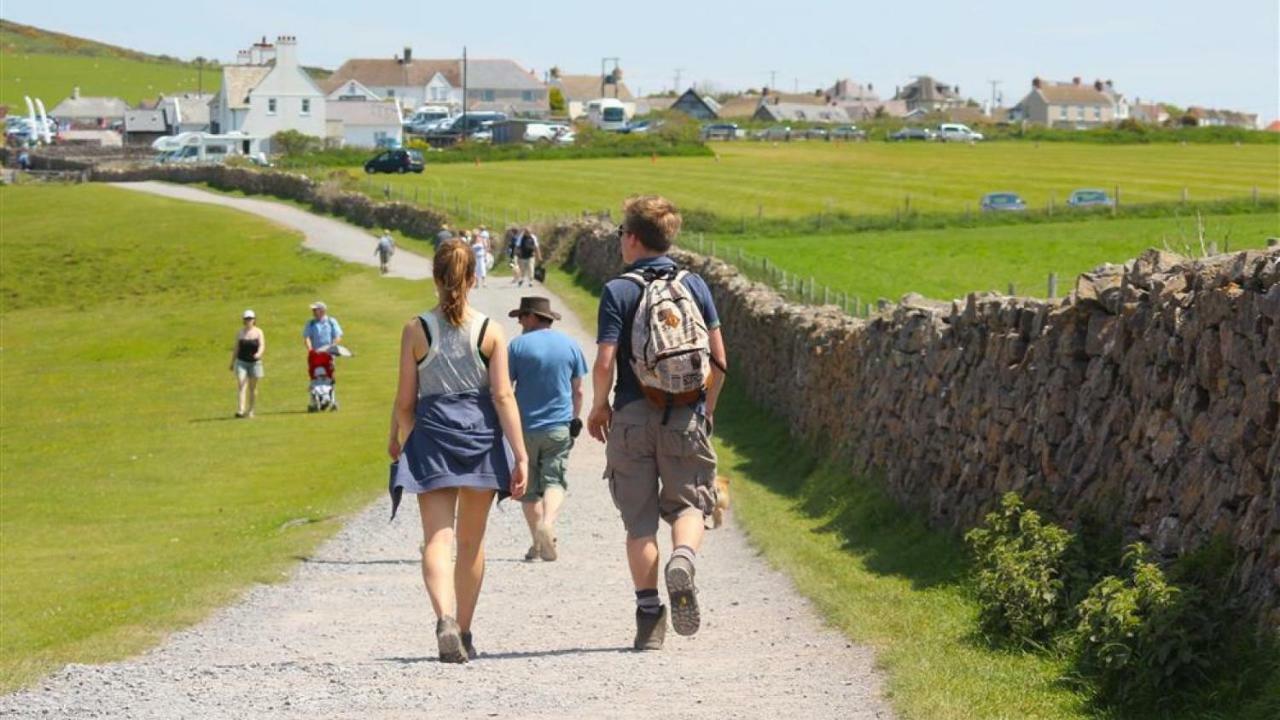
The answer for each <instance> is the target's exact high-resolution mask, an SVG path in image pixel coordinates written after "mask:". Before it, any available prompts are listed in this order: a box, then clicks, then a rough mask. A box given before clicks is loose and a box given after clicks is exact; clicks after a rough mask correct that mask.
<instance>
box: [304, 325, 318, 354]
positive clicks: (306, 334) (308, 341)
mask: <svg viewBox="0 0 1280 720" xmlns="http://www.w3.org/2000/svg"><path fill="white" fill-rule="evenodd" d="M310 329H311V323H310V322H309V321H308V322H307V324H306V325H303V326H302V344H304V345H306V346H307V352H311V351H312V350H315V348H313V347H311V333H309V332H307V331H308V330H310Z"/></svg>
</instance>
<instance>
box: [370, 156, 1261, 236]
mask: <svg viewBox="0 0 1280 720" xmlns="http://www.w3.org/2000/svg"><path fill="white" fill-rule="evenodd" d="M714 148H715V150H716V151H717V153H718V154H719V158H718V159H716V158H658V159H657V160H656V161H652V160H650V159H643V158H641V159H596V160H549V161H538V162H493V163H481V164H479V165H475V164H466V163H463V164H451V165H433V164H432V163H431V156H430V154H428V155H427V169H426V171H425V172H424V173H423V174H422V175H410V176H396V177H388V176H378V177H377V178H376V180H374V182H375V183H377V185H378V186H379V187H381V186H382V184H383V183H391V185H392V186H393V187H394V188H397V189H400V188H403V189H404V190H405V192H406V194H408V195H410V196H411V195H412V193H413V191H414V189H415V188H416V189H417V191H418V199H419V201H421V202H426V201H427V199H428V194H430V197H431V199H432V200H433V201H434V202H436V203H437V204H440V203H441V200H442V199H444V204H445V205H446V206H447V207H448V208H449V209H450V210H453V208H454V206H455V202H459V206H460V208H461V209H462V210H463V211H464V213H463V215H464V216H465V211H466V208H467V207H468V202H470V204H471V208H472V212H473V213H474V214H475V216H476V217H475V218H473V219H476V220H481V219H483V220H488V221H489V222H500V221H502V220H503V219H504V218H507V217H512V216H513V215H514V214H515V213H516V212H519V213H521V214H522V215H523V214H525V213H529V212H533V213H534V214H535V215H543V216H551V215H567V214H577V213H580V212H582V211H583V210H593V211H594V210H601V209H610V210H613V211H614V212H615V215H616V214H617V211H618V208H619V206H620V205H621V202H622V199H623V198H625V197H626V196H628V195H631V194H634V193H661V194H664V195H667V196H668V197H670V198H672V199H673V200H675V201H676V203H677V204H679V205H680V206H682V207H684V208H688V209H698V210H708V211H712V212H715V213H717V214H720V215H723V216H727V217H731V218H733V217H741V216H745V217H746V218H747V219H748V220H750V219H751V218H754V217H756V215H757V214H758V213H762V214H763V215H764V216H765V217H779V216H801V215H816V214H818V213H846V214H851V215H878V214H885V213H889V214H892V213H894V212H895V210H898V209H902V208H904V207H905V206H906V203H907V197H908V196H910V206H911V209H912V210H913V211H914V210H919V211H922V212H932V211H941V212H959V211H963V210H965V209H970V210H975V211H976V209H977V203H978V200H979V198H980V197H981V196H982V194H983V193H985V192H989V191H996V190H1010V191H1015V192H1018V193H1021V194H1022V196H1023V197H1024V198H1025V199H1026V201H1027V202H1028V203H1029V204H1030V205H1031V206H1032V207H1044V206H1045V205H1047V204H1048V203H1049V201H1050V196H1051V195H1052V196H1053V198H1054V199H1055V202H1056V203H1057V204H1058V205H1061V204H1062V203H1065V202H1066V199H1067V197H1068V195H1069V194H1070V193H1071V191H1073V190H1076V189H1079V188H1103V189H1106V190H1107V191H1108V192H1114V189H1115V188H1116V187H1117V186H1119V187H1120V193H1121V200H1122V202H1125V203H1147V202H1156V201H1174V200H1181V198H1182V190H1183V188H1186V189H1187V193H1188V197H1189V199H1191V200H1211V199H1220V198H1243V197H1249V196H1251V195H1252V193H1253V188H1255V187H1257V188H1258V192H1259V194H1260V196H1262V197H1276V196H1278V195H1280V145H1274V144H1273V145H1242V146H1239V147H1237V146H1234V145H1159V146H1156V145H1120V146H1104V145H1092V144H1085V143H1044V144H1040V145H1036V144H1034V143H1029V142H992V143H988V144H978V145H974V146H969V145H953V144H937V143H917V144H909V143H884V142H867V143H826V142H793V143H776V144H771V143H757V142H731V143H717V144H715V145H714Z"/></svg>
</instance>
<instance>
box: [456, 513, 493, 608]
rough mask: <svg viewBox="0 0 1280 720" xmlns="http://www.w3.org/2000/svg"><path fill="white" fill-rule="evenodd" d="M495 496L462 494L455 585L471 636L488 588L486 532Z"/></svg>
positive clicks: (459, 606) (459, 605) (459, 604)
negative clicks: (483, 590)
mask: <svg viewBox="0 0 1280 720" xmlns="http://www.w3.org/2000/svg"><path fill="white" fill-rule="evenodd" d="M495 494H496V493H495V492H494V491H493V490H472V489H470V488H461V489H459V490H458V565H457V567H456V568H455V569H454V585H455V586H456V587H457V591H458V616H457V617H458V627H459V628H461V629H462V632H471V618H472V617H474V616H475V613H476V602H477V601H478V600H479V599H480V586H481V585H482V584H484V531H485V526H486V525H487V524H488V522H489V508H490V507H492V506H493V496H494V495H495Z"/></svg>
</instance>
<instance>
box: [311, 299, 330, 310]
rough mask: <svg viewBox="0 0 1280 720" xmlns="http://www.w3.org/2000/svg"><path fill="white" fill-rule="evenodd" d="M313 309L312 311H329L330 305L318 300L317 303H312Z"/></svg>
mask: <svg viewBox="0 0 1280 720" xmlns="http://www.w3.org/2000/svg"><path fill="white" fill-rule="evenodd" d="M311 309H312V310H328V309H329V306H328V305H325V304H324V303H323V302H321V301H319V300H317V301H315V302H313V303H311Z"/></svg>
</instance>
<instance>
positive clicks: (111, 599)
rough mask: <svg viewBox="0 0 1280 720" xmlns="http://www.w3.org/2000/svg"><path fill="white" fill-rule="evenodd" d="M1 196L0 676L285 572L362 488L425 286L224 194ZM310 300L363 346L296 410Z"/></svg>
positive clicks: (111, 654)
mask: <svg viewBox="0 0 1280 720" xmlns="http://www.w3.org/2000/svg"><path fill="white" fill-rule="evenodd" d="M51 207H56V208H58V212H57V213H51V212H49V210H48V209H49V208H51ZM0 208H2V209H3V218H4V220H3V229H2V232H0V245H2V252H0V277H2V278H3V281H2V282H3V291H4V294H3V297H4V315H3V342H2V347H3V352H2V353H0V362H2V363H3V364H2V366H0V370H2V372H0V384H2V388H0V416H2V418H3V420H2V423H3V427H4V432H3V435H0V578H3V581H2V582H0V606H2V608H3V611H2V612H0V691H7V690H12V689H14V688H16V687H18V686H20V685H22V684H24V683H26V682H29V681H31V680H32V679H34V678H36V677H38V676H39V675H40V674H42V673H45V672H48V671H49V670H51V669H54V668H56V667H57V666H58V665H60V664H62V663H66V662H99V661H106V660H112V659H117V658H120V657H123V656H126V655H128V654H131V653H134V652H137V651H139V650H141V649H144V648H146V647H147V646H149V645H151V644H154V643H155V642H157V641H158V640H159V639H161V638H162V637H163V636H164V635H165V634H167V633H168V632H170V631H172V630H174V629H176V628H179V627H182V626H184V625H187V624H190V623H193V622H196V621H198V620H199V619H201V618H202V617H203V616H205V615H206V614H207V613H208V612H210V611H211V610H212V609H214V608H216V607H218V606H219V605H222V604H225V603H226V602H228V601H230V600H231V599H233V598H234V597H235V596H236V595H237V594H238V593H239V592H240V591H241V590H242V589H243V588H244V587H245V586H246V585H248V584H251V583H257V582H272V581H276V580H278V579H280V578H281V577H283V576H284V573H285V571H287V569H288V567H289V566H290V565H291V564H292V563H293V562H294V561H295V558H297V557H300V556H305V555H306V554H307V553H308V552H310V550H311V549H312V548H313V547H314V546H315V545H316V544H317V543H318V542H320V541H321V540H322V539H323V538H324V537H326V536H328V535H329V534H331V533H332V532H334V531H336V530H337V529H338V527H339V526H340V522H339V519H340V518H341V516H342V515H343V514H345V513H348V512H351V511H353V510H355V509H358V508H359V507H361V506H362V505H364V503H366V502H368V501H369V500H370V499H372V498H375V497H377V495H378V493H379V492H380V490H381V488H382V487H384V483H385V480H384V475H385V467H386V466H385V458H384V457H382V448H381V446H380V444H379V443H378V442H370V435H369V428H376V427H381V426H382V425H383V424H384V423H385V421H386V410H387V402H388V401H389V399H390V397H391V394H392V392H393V387H392V385H391V383H392V382H393V376H392V375H391V374H388V373H387V372H386V369H387V368H389V367H392V365H393V364H394V362H395V356H396V349H397V342H398V336H399V326H400V324H401V322H402V321H403V319H404V318H405V317H407V316H409V315H410V314H411V313H413V312H416V311H418V310H420V309H421V308H422V307H423V306H424V305H426V304H428V303H430V301H431V299H430V297H429V296H428V295H429V293H430V292H431V290H430V287H429V284H428V283H411V282H407V281H399V280H391V279H383V278H379V277H378V276H377V273H376V271H375V270H366V269H358V268H355V267H353V266H348V265H343V264H341V263H338V262H337V261H335V260H333V259H331V258H328V257H326V256H320V255H316V254H313V253H309V252H306V251H304V250H302V249H301V248H300V247H299V237H298V236H297V235H296V234H294V233H291V232H287V231H284V230H282V229H280V228H278V227H276V226H274V225H271V224H269V223H266V222H264V221H261V220H258V219H256V218H253V217H251V216H248V215H245V214H242V213H238V212H235V211H232V210H228V209H225V208H216V207H210V206H205V205H199V204H191V203H182V202H178V201H172V200H168V199H162V198H153V197H149V196H145V195H141V194H137V193H132V192H129V191H125V190H118V189H115V188H110V187H104V186H98V185H87V186H74V187H61V186H40V187H21V188H5V189H0ZM140 218H145V220H144V221H142V220H140ZM193 229H198V230H199V231H198V232H193ZM316 297H320V298H323V299H324V300H326V301H327V302H328V303H329V305H330V307H331V308H333V312H334V314H335V316H337V317H338V318H339V319H340V320H341V321H342V323H343V326H344V329H345V330H346V332H347V337H348V343H349V344H350V346H351V347H352V348H354V349H355V350H356V352H357V353H358V354H357V357H355V358H352V359H350V360H347V361H344V362H343V363H342V364H341V365H340V367H339V370H338V382H339V388H340V390H339V393H340V396H341V398H342V401H343V404H342V411H341V412H339V413H332V414H326V415H322V416H314V415H308V414H307V413H306V412H305V404H306V397H305V396H306V365H305V360H304V358H303V356H302V352H301V350H300V341H299V339H298V338H299V333H300V331H301V326H302V323H303V322H304V320H305V319H306V318H307V316H308V311H307V303H308V302H309V301H311V300H313V299H315V298H316ZM245 307H252V308H253V309H254V310H256V311H257V313H258V317H259V319H260V320H259V322H260V323H261V325H262V327H263V329H264V331H265V332H266V335H267V355H266V358H265V364H266V369H267V377H266V379H265V380H263V384H262V393H261V400H260V403H259V406H258V413H257V414H258V417H257V418H256V419H253V420H247V421H245V420H234V419H232V412H233V411H234V409H235V398H234V394H235V383H234V379H233V376H232V375H231V373H230V372H228V370H227V366H228V362H229V359H230V350H231V344H232V340H233V336H234V333H235V331H236V329H237V328H238V326H239V324H240V320H239V317H240V312H241V311H242V310H243V309H244V308H245ZM378 437H380V436H378ZM321 448H323V450H320V449H321Z"/></svg>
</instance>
